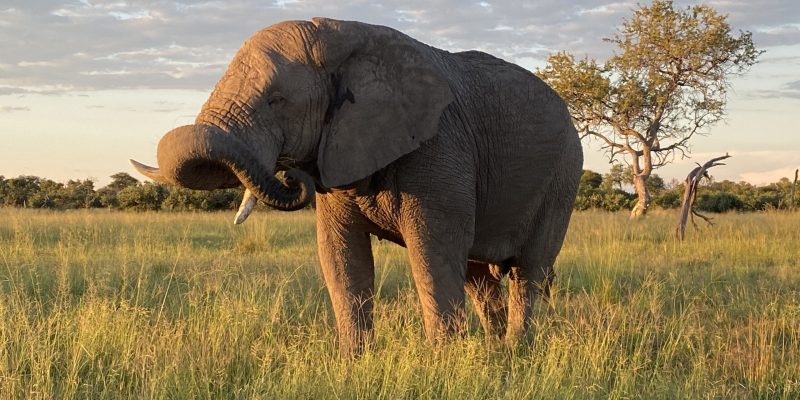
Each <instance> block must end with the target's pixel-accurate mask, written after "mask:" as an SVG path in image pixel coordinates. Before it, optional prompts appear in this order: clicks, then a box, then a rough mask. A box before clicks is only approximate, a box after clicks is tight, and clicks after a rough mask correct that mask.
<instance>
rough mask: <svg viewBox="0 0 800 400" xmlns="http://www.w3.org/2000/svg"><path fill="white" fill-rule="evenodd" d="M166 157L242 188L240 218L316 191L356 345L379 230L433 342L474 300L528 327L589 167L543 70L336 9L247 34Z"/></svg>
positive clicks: (321, 239)
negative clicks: (404, 260)
mask: <svg viewBox="0 0 800 400" xmlns="http://www.w3.org/2000/svg"><path fill="white" fill-rule="evenodd" d="M157 158H158V165H159V168H153V167H148V166H145V165H142V164H139V163H137V162H135V161H132V163H133V164H134V166H135V167H136V169H138V170H139V171H140V172H141V173H142V174H144V175H146V176H148V177H150V178H152V179H154V180H156V181H159V182H165V183H170V184H175V185H180V186H184V187H187V188H192V189H204V190H210V189H216V188H226V187H235V186H239V185H243V186H244V187H245V189H246V191H245V196H244V199H243V201H242V206H241V207H240V212H239V214H237V217H236V222H242V221H243V220H244V219H245V218H246V217H247V215H248V214H249V212H250V210H251V209H252V206H253V205H254V204H255V202H256V201H261V202H263V203H264V204H266V205H268V206H270V207H272V208H275V209H278V210H286V211H291V210H297V209H300V208H303V207H305V206H306V205H308V204H309V202H310V201H311V200H312V196H316V214H317V245H318V252H319V258H320V263H321V265H322V271H323V274H324V277H325V283H326V285H327V288H328V291H329V293H330V297H331V300H332V303H333V309H334V312H335V315H336V322H337V328H338V332H339V337H340V343H341V347H342V350H343V351H344V352H349V353H352V352H359V351H360V350H361V349H362V348H363V345H364V343H365V340H367V339H368V338H369V336H370V335H371V332H372V325H373V323H372V308H373V293H374V265H373V258H372V250H371V246H370V235H374V236H377V237H378V238H382V239H386V240H390V241H392V242H395V243H398V244H400V245H401V246H404V247H406V248H407V249H408V255H409V257H410V262H411V269H412V273H413V277H414V281H415V284H416V288H417V292H418V295H419V298H420V303H421V305H422V312H423V317H424V322H425V331H426V334H427V337H428V338H429V339H437V338H440V337H443V336H447V335H450V334H453V333H455V332H459V331H461V330H462V329H463V327H464V304H465V294H466V295H469V296H470V298H471V300H472V302H473V304H474V305H475V308H476V311H477V314H478V315H479V317H480V320H481V323H482V325H483V327H484V329H485V330H486V331H487V332H488V333H490V334H492V335H497V336H503V335H506V337H508V338H516V337H519V336H520V335H522V334H523V333H524V332H525V330H526V328H527V321H528V319H529V317H530V314H531V305H532V303H533V302H534V300H535V299H536V297H537V296H538V295H540V294H542V293H543V292H546V291H547V288H548V287H549V284H550V281H551V280H552V276H553V273H552V268H553V263H554V261H555V259H556V256H557V255H558V253H559V251H560V249H561V245H562V242H563V240H564V235H565V233H566V230H567V225H568V224H569V219H570V215H571V211H572V205H573V202H574V199H575V194H576V191H577V186H578V179H579V176H580V174H581V168H582V164H583V154H582V150H581V144H580V140H579V137H578V134H577V132H576V131H575V128H574V127H573V125H572V121H571V118H570V115H569V113H568V112H567V108H566V106H565V104H564V102H563V101H562V100H561V98H559V96H558V95H557V94H556V93H555V92H554V91H553V90H552V89H551V88H549V87H548V86H547V85H545V84H544V83H542V81H540V80H539V79H538V78H536V77H535V76H534V75H533V74H532V73H531V72H529V71H526V70H524V69H523V68H521V67H519V66H516V65H514V64H510V63H508V62H505V61H503V60H500V59H498V58H495V57H492V56H490V55H488V54H485V53H481V52H478V51H466V52H460V53H450V52H447V51H443V50H439V49H436V48H433V47H430V46H427V45H425V44H423V43H420V42H418V41H416V40H414V39H412V38H410V37H408V36H406V35H404V34H402V33H400V32H398V31H396V30H393V29H390V28H387V27H382V26H375V25H368V24H364V23H359V22H347V21H336V20H331V19H324V18H315V19H314V20H313V21H310V22H309V21H289V22H283V23H279V24H277V25H273V26H271V27H269V28H266V29H264V30H262V31H260V32H258V33H256V34H255V35H254V36H253V37H251V38H250V39H249V40H248V41H247V42H245V43H244V45H243V46H242V47H241V49H239V51H238V53H237V54H236V56H235V57H234V59H233V61H232V62H231V64H230V66H229V67H228V69H227V71H226V72H225V74H224V75H223V77H222V78H221V79H220V81H219V83H217V85H216V87H215V88H214V91H213V92H212V93H211V96H210V97H209V99H208V101H207V102H206V103H205V105H204V106H203V108H202V110H201V111H200V114H199V115H198V116H197V120H196V121H195V124H194V125H189V126H183V127H179V128H176V129H174V130H172V131H170V132H169V133H167V134H166V135H165V136H164V137H163V138H162V139H161V141H160V142H159V144H158V156H157ZM276 174H277V175H276ZM278 176H280V178H278ZM505 275H508V277H509V283H508V300H507V301H506V300H505V299H504V294H503V290H502V287H501V284H500V279H501V278H502V277H503V276H505Z"/></svg>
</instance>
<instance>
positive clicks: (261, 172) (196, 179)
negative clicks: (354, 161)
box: [131, 124, 314, 224]
mask: <svg viewBox="0 0 800 400" xmlns="http://www.w3.org/2000/svg"><path fill="white" fill-rule="evenodd" d="M258 153H259V154H268V155H272V156H271V157H267V159H268V160H270V161H269V163H270V164H271V165H269V166H266V165H264V162H263V161H261V159H259V158H257V157H256V156H255V152H254V151H253V150H252V149H251V147H249V146H248V145H247V144H246V143H245V142H243V141H242V140H241V139H239V138H238V137H236V136H235V135H232V134H229V133H226V132H224V131H222V130H221V129H219V128H217V127H214V126H210V125H204V124H199V125H187V126H182V127H180V128H176V129H173V130H172V131H170V132H168V133H167V134H166V135H164V137H162V138H161V140H160V141H159V144H158V152H157V158H158V165H159V167H158V168H154V167H150V166H147V165H144V164H141V163H139V162H137V161H134V160H131V164H132V165H133V167H134V168H136V170H138V171H139V172H140V173H142V174H143V175H145V176H147V177H149V178H151V179H153V180H154V181H157V182H162V183H168V184H174V185H178V186H182V187H186V188H189V189H199V190H213V189H219V188H231V187H237V186H240V185H241V186H244V188H245V192H244V196H243V198H242V203H241V205H240V207H239V211H238V212H237V214H236V217H235V219H234V222H235V223H237V224H239V223H242V222H244V221H245V220H246V219H247V217H248V216H249V215H250V213H251V212H252V210H253V208H254V206H255V204H256V202H257V201H261V202H263V203H264V204H266V205H267V206H269V207H271V208H274V209H277V210H281V211H294V210H299V209H301V208H304V207H306V206H307V205H308V204H310V202H311V200H312V198H313V193H314V182H313V180H312V179H311V177H310V176H309V175H308V174H306V173H305V172H303V171H301V170H298V169H291V170H288V171H286V172H285V173H284V174H283V176H280V177H278V176H275V175H274V173H273V171H274V170H275V160H276V159H277V156H276V155H275V154H276V153H277V150H275V149H266V151H264V150H262V151H259V152H258Z"/></svg>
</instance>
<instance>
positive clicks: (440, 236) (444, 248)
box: [404, 218, 471, 341]
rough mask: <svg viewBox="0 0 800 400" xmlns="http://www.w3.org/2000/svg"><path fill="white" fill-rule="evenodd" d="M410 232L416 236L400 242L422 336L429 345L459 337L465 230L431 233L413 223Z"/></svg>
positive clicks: (462, 325) (462, 319)
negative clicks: (414, 292)
mask: <svg viewBox="0 0 800 400" xmlns="http://www.w3.org/2000/svg"><path fill="white" fill-rule="evenodd" d="M463 219H464V218H461V219H459V220H463ZM441 220H442V219H440V221H441ZM452 220H453V219H451V221H452ZM414 228H415V229H416V232H415V233H413V234H411V235H406V237H405V238H404V239H405V240H406V245H407V246H408V253H409V258H410V261H411V272H412V274H413V276H414V283H415V285H416V287H417V294H418V295H419V300H420V304H421V306H422V315H423V319H424V322H425V333H426V336H427V337H428V339H429V340H430V341H437V340H440V339H442V338H445V337H449V336H452V335H453V334H457V333H462V332H463V331H464V329H465V327H466V318H465V313H464V300H465V292H464V284H465V279H466V267H467V246H466V243H468V239H467V238H466V237H464V236H465V235H466V234H467V232H466V231H467V230H466V229H464V228H463V226H458V227H457V228H453V229H450V228H451V227H447V226H436V227H434V228H433V229H431V228H426V224H425V223H424V222H422V223H416V224H415V225H414ZM469 239H471V237H470V238H469Z"/></svg>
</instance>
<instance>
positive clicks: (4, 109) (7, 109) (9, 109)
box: [0, 106, 31, 113]
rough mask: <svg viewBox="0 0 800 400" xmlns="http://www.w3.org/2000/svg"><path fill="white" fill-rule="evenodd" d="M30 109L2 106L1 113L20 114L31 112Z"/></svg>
mask: <svg viewBox="0 0 800 400" xmlns="http://www.w3.org/2000/svg"><path fill="white" fill-rule="evenodd" d="M30 110H31V109H30V107H17V106H2V107H0V113H12V112H20V111H30Z"/></svg>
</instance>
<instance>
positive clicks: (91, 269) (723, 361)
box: [0, 209, 800, 399]
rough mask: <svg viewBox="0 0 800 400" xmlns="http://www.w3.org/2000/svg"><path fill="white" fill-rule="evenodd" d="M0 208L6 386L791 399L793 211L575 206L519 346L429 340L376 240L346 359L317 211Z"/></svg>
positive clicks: (795, 348)
mask: <svg viewBox="0 0 800 400" xmlns="http://www.w3.org/2000/svg"><path fill="white" fill-rule="evenodd" d="M231 217H232V216H231V215H229V214H168V213H150V214H129V213H110V212H107V211H94V212H88V211H87V212H62V213H53V212H44V211H25V210H13V209H0V397H1V398H3V399H6V398H20V399H23V398H25V399H27V398H41V399H51V398H58V399H68V398H81V399H89V398H91V399H102V398H118V399H129V398H147V399H150V398H153V399H156V398H170V399H182V398H187V399H194V398H242V399H250V398H274V399H290V398H305V399H322V398H363V399H373V398H387V399H399V398H413V399H416V398H423V399H425V398H455V399H473V398H476V399H477V398H507V399H521V398H548V399H549V398H598V399H605V398H647V399H652V398H663V399H674V398H764V399H767V398H769V399H772V398H776V399H781V398H783V399H796V398H798V397H800V214H794V215H786V214H776V213H773V214H749V215H736V214H728V215H721V216H719V217H718V218H717V222H718V225H717V226H716V227H713V228H711V229H703V230H702V231H699V232H698V231H694V230H691V228H690V230H689V231H688V236H689V240H688V241H686V242H684V243H682V244H679V243H676V242H675V241H674V240H673V239H672V236H671V235H672V229H673V226H674V216H673V215H671V214H663V215H659V214H656V215H652V216H650V217H648V218H647V220H646V221H644V222H635V223H631V222H629V221H628V220H627V218H626V216H625V215H623V214H606V213H589V212H587V213H578V214H576V215H575V217H574V219H573V223H572V225H571V227H570V232H569V235H568V238H567V241H566V244H565V247H564V250H563V251H562V254H561V256H560V258H559V260H558V264H557V278H556V288H555V290H554V294H553V297H552V299H551V301H550V303H549V305H546V304H540V305H539V306H538V307H537V313H536V316H535V319H534V321H533V328H532V331H531V333H530V337H529V340H528V342H527V343H525V344H522V345H518V346H509V345H505V344H503V343H497V342H495V341H492V340H487V338H485V337H484V336H483V333H482V332H481V331H480V329H479V324H478V322H477V318H476V317H475V316H474V315H472V314H470V332H469V334H468V335H467V337H466V338H465V339H463V340H454V341H452V342H448V343H445V344H442V345H436V346H431V345H428V344H427V343H425V341H424V340H422V325H421V324H422V323H421V316H420V313H419V310H418V305H417V300H416V295H415V293H414V289H413V284H412V281H411V278H410V274H409V270H408V266H407V261H406V257H405V253H404V249H402V248H399V247H397V246H394V245H392V244H388V243H386V242H375V246H374V249H375V254H376V257H375V258H376V266H377V273H376V284H377V287H378V296H377V297H378V299H377V303H376V307H377V308H376V312H377V315H376V324H377V326H376V340H375V343H374V346H373V348H372V349H371V350H370V351H369V352H368V353H367V354H365V355H364V356H363V357H362V358H361V359H358V360H356V361H353V362H347V361H341V360H340V358H339V356H338V354H337V346H336V333H335V331H334V330H333V316H332V312H331V310H330V305H329V300H328V297H327V293H326V291H325V288H324V286H323V284H322V280H321V276H320V273H319V271H318V266H317V263H318V261H317V258H316V251H315V244H314V233H313V224H314V216H313V214H312V213H310V212H300V213H294V214H282V213H275V212H272V213H260V214H258V215H254V216H253V217H251V219H250V220H249V221H248V222H247V224H245V225H244V226H242V227H234V226H232V224H231V223H230V219H231Z"/></svg>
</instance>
